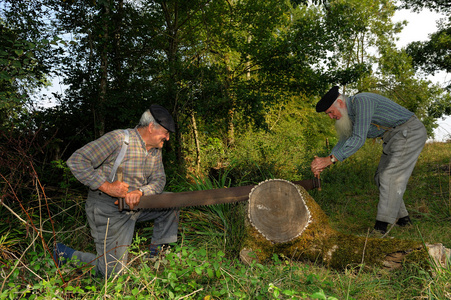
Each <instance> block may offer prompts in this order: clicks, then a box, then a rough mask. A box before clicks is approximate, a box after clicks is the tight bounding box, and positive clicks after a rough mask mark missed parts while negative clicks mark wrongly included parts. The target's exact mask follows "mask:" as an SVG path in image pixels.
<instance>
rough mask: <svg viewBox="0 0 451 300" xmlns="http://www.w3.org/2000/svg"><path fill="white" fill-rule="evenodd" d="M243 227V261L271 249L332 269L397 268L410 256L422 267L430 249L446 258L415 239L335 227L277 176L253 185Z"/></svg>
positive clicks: (294, 187)
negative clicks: (374, 235)
mask: <svg viewBox="0 0 451 300" xmlns="http://www.w3.org/2000/svg"><path fill="white" fill-rule="evenodd" d="M246 229H247V236H246V239H245V242H244V247H243V249H242V250H241V252H240V258H241V260H242V261H243V262H245V263H251V262H252V261H255V260H256V261H259V262H263V261H265V260H266V259H268V258H270V257H271V256H272V255H273V254H274V253H276V254H283V255H285V256H286V257H288V258H291V259H296V260H310V261H313V262H321V263H323V264H325V265H326V266H329V267H332V268H337V269H342V268H345V267H347V266H357V265H363V264H364V265H366V266H380V267H384V268H387V269H397V268H400V267H401V266H402V264H403V263H404V262H406V261H409V260H413V261H415V262H416V263H423V265H424V266H425V267H426V266H427V265H428V261H429V255H430V253H431V252H432V251H431V250H430V249H435V251H436V252H438V253H440V255H441V257H440V259H439V261H441V262H445V261H446V259H444V257H446V253H448V257H449V249H448V252H447V251H446V250H444V249H443V248H440V247H438V246H437V247H432V248H431V247H424V245H423V243H422V242H418V241H409V240H400V239H391V238H371V237H368V236H354V235H350V234H344V233H341V232H338V231H336V230H334V229H333V228H331V226H330V225H329V223H328V218H327V216H326V214H325V213H324V212H323V211H322V210H321V208H320V207H319V205H318V204H317V203H316V202H315V201H314V200H313V198H312V197H311V196H310V195H309V194H308V193H307V191H306V190H305V189H304V188H303V187H302V186H299V185H295V184H293V183H291V182H289V181H286V180H281V179H273V180H267V181H264V182H262V183H260V184H258V185H257V186H255V187H254V188H253V189H252V191H251V192H250V194H249V203H248V218H247V221H246ZM445 249H446V248H445ZM428 251H429V252H430V253H428ZM443 253H445V254H443Z"/></svg>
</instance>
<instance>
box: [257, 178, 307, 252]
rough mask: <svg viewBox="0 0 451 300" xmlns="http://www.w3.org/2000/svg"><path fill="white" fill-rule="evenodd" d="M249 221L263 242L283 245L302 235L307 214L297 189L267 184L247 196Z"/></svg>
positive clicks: (285, 183)
mask: <svg viewBox="0 0 451 300" xmlns="http://www.w3.org/2000/svg"><path fill="white" fill-rule="evenodd" d="M248 213H249V219H250V221H251V224H252V225H253V226H254V227H255V229H257V230H258V231H259V232H260V233H261V234H262V235H263V236H264V237H265V238H266V239H267V240H269V241H271V242H274V243H285V242H288V241H291V240H293V239H295V238H297V237H298V236H300V235H301V234H302V232H303V231H304V230H305V228H307V226H308V224H309V222H310V212H309V209H308V207H307V205H306V204H305V201H304V198H303V196H302V194H301V193H300V192H299V190H298V187H297V186H296V185H294V184H293V183H291V182H289V181H286V180H282V179H272V180H267V181H264V182H262V183H260V184H259V185H257V186H256V187H254V189H252V191H251V193H250V194H249V211H248Z"/></svg>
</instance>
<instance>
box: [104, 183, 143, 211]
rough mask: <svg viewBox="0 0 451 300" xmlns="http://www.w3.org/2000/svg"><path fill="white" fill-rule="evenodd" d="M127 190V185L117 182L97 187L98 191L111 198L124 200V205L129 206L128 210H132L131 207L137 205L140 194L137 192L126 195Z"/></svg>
mask: <svg viewBox="0 0 451 300" xmlns="http://www.w3.org/2000/svg"><path fill="white" fill-rule="evenodd" d="M128 188H129V185H128V184H127V183H125V182H121V181H119V180H117V181H114V182H112V183H111V182H108V181H106V182H104V183H103V184H102V185H101V186H100V187H99V190H101V191H102V192H104V193H105V194H108V195H110V196H111V197H115V198H124V199H125V203H127V205H128V206H130V209H133V207H135V206H136V205H138V204H139V199H140V198H141V196H142V193H141V191H138V190H135V191H132V192H130V193H128ZM118 203H119V202H118V200H116V202H114V204H116V205H118Z"/></svg>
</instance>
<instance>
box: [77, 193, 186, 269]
mask: <svg viewBox="0 0 451 300" xmlns="http://www.w3.org/2000/svg"><path fill="white" fill-rule="evenodd" d="M116 200H117V199H116V198H113V197H110V196H109V195H107V194H105V193H102V192H100V191H89V194H88V199H87V200H86V205H85V209H86V215H87V218H88V222H89V226H90V228H91V235H92V237H93V238H94V243H95V245H96V250H97V255H95V254H93V253H87V252H81V251H75V252H74V255H73V256H77V258H78V259H79V260H80V262H82V263H88V264H91V265H93V266H95V267H96V268H97V271H98V272H100V273H101V274H102V275H105V274H107V276H110V275H111V274H113V273H118V272H120V271H121V270H122V268H123V266H125V265H126V263H127V258H128V247H129V246H130V244H131V243H132V240H133V235H134V231H135V224H136V222H145V221H150V220H154V228H153V235H152V241H151V243H152V244H156V245H159V244H169V243H174V242H176V241H177V229H178V222H179V210H177V209H168V210H157V211H153V210H140V211H122V212H120V211H119V210H118V207H117V205H115V204H114V202H115V201H116Z"/></svg>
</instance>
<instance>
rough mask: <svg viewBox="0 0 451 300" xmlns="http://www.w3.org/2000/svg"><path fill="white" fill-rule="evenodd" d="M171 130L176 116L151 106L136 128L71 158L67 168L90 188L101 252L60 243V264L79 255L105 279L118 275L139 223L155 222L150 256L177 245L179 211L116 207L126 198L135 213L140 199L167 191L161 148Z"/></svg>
mask: <svg viewBox="0 0 451 300" xmlns="http://www.w3.org/2000/svg"><path fill="white" fill-rule="evenodd" d="M169 132H175V125H174V120H173V119H172V117H171V115H170V114H169V112H168V111H167V110H166V109H165V108H163V107H162V106H160V105H152V106H151V107H150V109H148V110H147V111H145V112H144V113H143V115H142V116H141V119H140V122H139V125H138V126H137V127H136V128H134V129H126V130H114V131H111V132H109V133H106V134H105V135H104V136H102V137H100V138H99V139H97V140H95V141H92V142H90V143H88V144H86V145H85V146H84V147H82V148H80V149H79V150H77V151H75V152H74V153H73V154H72V156H71V157H70V158H69V160H68V161H67V165H68V166H69V168H70V169H71V171H72V173H73V174H74V176H75V177H76V178H77V179H78V180H79V181H80V182H81V183H83V184H84V185H87V186H88V187H89V193H88V198H87V200H86V206H85V208H86V214H87V218H88V222H89V226H90V228H91V235H92V237H93V238H94V242H95V245H96V250H97V254H96V255H95V254H92V253H86V252H81V251H76V250H74V249H72V248H69V247H67V246H65V245H63V244H60V243H58V244H57V245H56V247H55V260H56V261H57V262H58V264H59V265H61V264H62V263H64V262H65V261H66V260H67V259H70V258H72V257H73V256H76V257H77V258H78V259H79V260H80V262H83V263H88V264H91V265H94V266H95V267H96V268H97V271H98V272H100V273H101V274H103V275H107V276H110V275H111V274H113V273H117V272H119V271H120V270H121V269H122V268H123V266H124V265H125V264H126V262H127V256H128V253H127V248H128V246H129V245H130V244H131V242H132V239H133V234H134V229H135V224H136V222H143V221H149V220H154V228H153V236H152V241H151V245H150V254H151V256H154V255H156V254H157V253H158V252H159V251H160V249H161V247H162V246H163V245H166V244H169V243H174V242H176V241H177V228H178V221H179V211H178V210H176V209H168V210H159V211H122V212H120V211H119V210H118V207H117V199H118V198H125V202H126V203H127V204H128V205H129V206H130V208H131V209H133V207H134V206H136V205H137V204H138V203H139V200H140V197H141V196H143V195H152V194H159V193H162V192H163V188H164V186H165V184H166V175H165V172H164V167H163V162H162V150H161V149H162V147H163V145H164V142H165V141H168V140H169ZM124 144H127V145H125V149H126V150H125V151H126V152H125V153H124V150H122V148H123V147H124ZM121 150H122V153H121ZM118 165H120V167H119V168H120V170H121V173H122V174H123V180H121V181H120V180H118V174H116V168H118Z"/></svg>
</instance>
